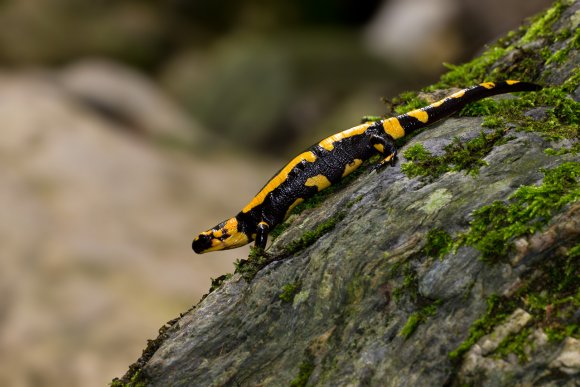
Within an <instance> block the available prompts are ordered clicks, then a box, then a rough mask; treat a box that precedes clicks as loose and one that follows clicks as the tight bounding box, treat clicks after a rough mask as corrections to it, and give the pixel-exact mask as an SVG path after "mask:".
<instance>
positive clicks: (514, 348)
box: [449, 244, 580, 361]
mask: <svg viewBox="0 0 580 387" xmlns="http://www.w3.org/2000/svg"><path fill="white" fill-rule="evenodd" d="M578 257H580V244H577V245H575V246H573V247H571V248H570V249H569V250H568V252H567V253H552V254H551V255H550V257H549V259H545V260H544V261H542V263H541V264H540V265H539V266H538V267H537V268H536V271H535V274H534V275H533V276H526V277H523V278H521V280H522V281H521V283H520V286H519V287H518V290H517V291H516V292H514V294H512V295H511V296H509V297H500V296H497V295H492V296H490V297H489V298H488V300H487V309H486V312H485V314H484V315H483V316H482V317H481V318H480V319H478V320H476V321H475V322H474V323H473V324H472V326H471V327H470V328H469V336H468V338H467V339H466V340H465V341H464V342H463V343H461V344H460V345H459V346H458V347H457V349H455V350H454V351H452V352H451V353H449V357H450V359H452V360H458V359H459V358H460V357H461V356H463V354H464V353H465V352H467V351H468V350H469V348H471V346H473V344H475V343H476V342H477V341H478V340H479V339H480V338H481V337H482V336H484V335H486V334H489V333H491V332H492V331H493V330H494V328H495V327H496V326H497V325H498V324H500V323H501V322H503V321H504V320H505V319H506V318H507V317H508V316H509V315H511V314H512V313H513V311H514V310H515V309H516V308H522V309H524V310H526V311H527V312H528V313H530V314H531V316H532V319H531V321H530V323H529V328H526V329H524V330H521V331H520V332H518V333H514V334H512V335H509V336H508V337H506V339H504V340H503V341H502V342H501V343H500V346H499V347H498V348H497V349H496V354H497V355H498V356H505V355H507V354H508V353H515V354H516V355H518V358H519V359H520V361H525V360H526V352H525V350H526V344H527V343H529V340H528V339H527V338H528V337H529V333H531V332H532V330H535V329H543V330H544V331H545V332H546V334H547V335H548V339H549V340H551V341H557V342H560V341H562V340H564V338H566V337H575V338H580V327H579V325H578V321H577V316H576V314H577V311H578V309H580V265H579V262H578Z"/></svg>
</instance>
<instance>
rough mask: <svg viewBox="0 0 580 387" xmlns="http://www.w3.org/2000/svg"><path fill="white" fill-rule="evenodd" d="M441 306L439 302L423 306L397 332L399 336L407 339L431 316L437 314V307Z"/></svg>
mask: <svg viewBox="0 0 580 387" xmlns="http://www.w3.org/2000/svg"><path fill="white" fill-rule="evenodd" d="M440 304H441V301H440V300H437V301H435V302H434V303H432V304H430V305H427V306H425V307H424V308H422V309H420V310H419V311H417V312H413V313H411V315H410V316H409V318H408V319H407V322H406V323H405V325H404V326H403V328H402V329H401V331H400V332H399V336H402V337H403V338H405V339H408V338H409V337H410V336H411V335H412V334H413V333H414V332H415V330H417V327H418V326H419V325H420V324H421V323H423V322H424V321H426V320H427V319H428V318H429V317H431V316H433V315H434V314H435V313H436V312H437V307H438V306H439V305H440Z"/></svg>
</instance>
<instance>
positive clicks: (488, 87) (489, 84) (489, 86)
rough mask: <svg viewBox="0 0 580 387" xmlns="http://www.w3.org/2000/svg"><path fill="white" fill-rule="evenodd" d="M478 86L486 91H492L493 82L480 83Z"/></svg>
mask: <svg viewBox="0 0 580 387" xmlns="http://www.w3.org/2000/svg"><path fill="white" fill-rule="evenodd" d="M479 86H483V87H485V88H486V89H493V88H494V87H495V83H493V82H483V83H480V84H479Z"/></svg>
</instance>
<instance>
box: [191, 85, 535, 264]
mask: <svg viewBox="0 0 580 387" xmlns="http://www.w3.org/2000/svg"><path fill="white" fill-rule="evenodd" d="M539 89H540V86H538V85H535V84H532V83H527V82H519V81H505V82H496V83H494V82H486V83H481V84H479V85H476V86H473V87H470V88H467V89H463V90H460V91H458V92H456V93H454V94H452V95H450V96H448V97H446V98H444V99H442V100H440V101H437V102H435V103H433V104H431V105H429V106H426V107H423V108H421V109H416V110H413V111H410V112H408V113H406V114H402V115H399V116H397V117H391V118H387V119H384V120H379V121H375V122H366V123H363V124H361V125H358V126H355V127H353V128H350V129H347V130H345V131H343V132H340V133H336V134H334V135H332V136H330V137H327V138H325V139H323V140H322V141H320V142H318V143H316V144H314V145H312V146H311V147H310V148H308V149H307V150H306V151H305V152H303V153H301V154H299V155H298V156H296V157H295V158H294V159H292V160H291V161H290V162H289V163H288V164H286V165H285V166H284V167H283V168H282V169H281V170H280V171H278V173H276V174H275V175H274V176H273V177H272V178H271V179H270V180H269V181H268V182H267V183H266V185H265V186H264V187H263V188H262V189H261V190H260V192H258V194H257V195H256V196H255V197H254V198H253V199H252V200H251V201H250V203H248V204H247V205H246V206H245V207H244V208H243V209H242V211H240V212H239V213H238V214H237V215H236V216H235V217H233V218H230V219H228V220H225V221H223V222H222V223H220V224H218V225H217V226H215V227H214V228H212V229H211V230H208V231H205V232H203V233H201V234H199V235H198V236H197V237H196V238H195V239H194V241H193V243H192V247H193V250H194V251H195V252H196V253H198V254H201V253H206V252H209V251H216V250H223V249H232V248H236V247H240V246H243V245H245V244H247V243H250V242H252V241H255V245H256V247H260V248H265V247H266V242H267V239H268V233H269V231H270V230H272V229H273V228H274V227H275V226H276V225H278V224H280V223H281V222H283V221H284V220H285V219H286V217H287V216H288V214H289V213H290V211H291V210H292V209H293V208H294V207H295V206H296V205H297V204H299V203H300V202H302V201H303V200H305V199H306V198H309V197H311V196H312V195H314V194H315V193H317V192H318V191H321V190H323V189H325V188H327V187H329V186H330V185H332V184H334V183H336V182H337V181H339V180H340V179H342V178H343V177H345V176H346V175H348V174H349V173H351V172H352V171H354V170H355V169H357V168H358V167H359V166H360V165H361V164H362V163H363V162H364V161H365V160H367V159H369V158H370V157H372V156H374V155H376V154H377V153H378V154H381V155H382V156H383V158H382V160H381V161H380V162H379V163H378V164H377V165H376V168H380V167H382V166H384V165H386V164H388V163H390V162H392V161H394V159H395V157H396V154H397V150H396V148H395V140H397V139H399V138H401V137H403V136H404V135H405V134H408V133H410V132H412V131H414V130H417V129H420V128H422V127H425V126H427V125H430V124H432V123H434V122H436V121H438V120H440V119H442V118H444V117H447V116H449V115H451V114H453V113H455V112H458V111H459V110H461V109H462V108H463V107H464V106H465V105H466V104H468V103H470V102H473V101H477V100H480V99H482V98H485V97H489V96H492V95H496V94H503V93H509V92H518V91H534V90H539Z"/></svg>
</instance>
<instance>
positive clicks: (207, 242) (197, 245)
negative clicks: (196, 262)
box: [191, 234, 213, 254]
mask: <svg viewBox="0 0 580 387" xmlns="http://www.w3.org/2000/svg"><path fill="white" fill-rule="evenodd" d="M212 239H213V237H212V236H211V235H208V234H199V235H198V236H197V238H195V239H194V240H193V242H192V243H191V248H192V249H193V251H195V252H196V253H197V254H201V253H203V252H204V251H206V250H207V249H209V248H210V247H211V240H212Z"/></svg>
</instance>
